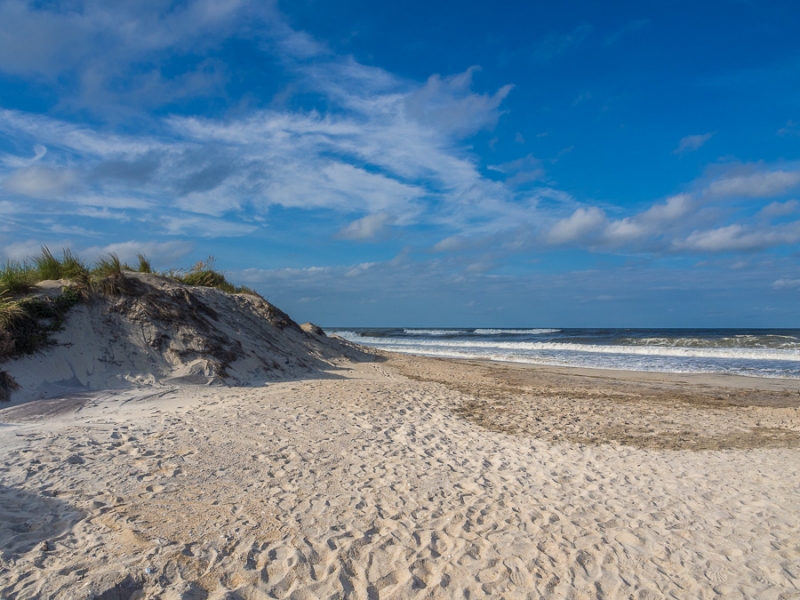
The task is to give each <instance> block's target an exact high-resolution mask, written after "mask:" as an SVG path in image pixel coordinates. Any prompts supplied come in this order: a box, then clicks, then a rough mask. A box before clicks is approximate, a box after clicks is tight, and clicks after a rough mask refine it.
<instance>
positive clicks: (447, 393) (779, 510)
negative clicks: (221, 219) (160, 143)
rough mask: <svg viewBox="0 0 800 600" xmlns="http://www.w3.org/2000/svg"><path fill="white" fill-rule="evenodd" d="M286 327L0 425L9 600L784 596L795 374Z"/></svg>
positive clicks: (792, 576) (0, 513)
mask: <svg viewBox="0 0 800 600" xmlns="http://www.w3.org/2000/svg"><path fill="white" fill-rule="evenodd" d="M204 293H205V292H204ZM203 298H205V300H206V302H207V304H208V305H209V306H217V304H214V303H219V302H222V300H219V298H217V297H215V296H213V295H212V294H210V292H209V294H208V295H207V297H206V296H203ZM217 308H221V305H220V306H217ZM223 320H224V319H221V318H220V322H221V321H223ZM219 327H222V326H221V325H219ZM288 329H290V330H291V331H295V330H294V329H293V328H292V327H288ZM298 331H299V330H298ZM66 334H69V331H66V332H65V335H66ZM265 335H266V334H265ZM291 335H293V336H295V337H294V338H292V339H293V340H294V342H293V343H294V344H295V346H294V348H295V350H293V351H295V352H300V351H301V350H299V349H302V348H305V349H306V350H304V351H307V353H308V356H307V357H306V359H305V362H306V363H309V364H310V363H311V361H312V359H313V360H317V361H318V362H319V363H320V364H317V365H316V367H315V369H310V368H303V365H300V366H296V367H293V368H291V369H289V368H288V367H287V368H286V369H284V370H283V371H281V372H280V373H276V374H275V377H274V380H272V381H269V378H268V377H262V379H263V381H261V382H260V383H258V385H247V386H244V385H240V386H236V385H227V386H226V385H221V384H219V383H215V382H214V380H213V377H210V378H209V381H210V382H211V383H210V385H209V384H207V385H200V384H198V383H197V382H196V381H195V382H194V383H193V382H192V381H194V380H191V381H189V382H187V381H186V379H185V378H184V379H181V377H185V375H186V374H187V373H184V374H183V375H181V376H180V377H172V378H170V377H167V376H165V375H164V373H166V371H165V372H163V373H162V376H161V377H160V378H159V377H155V381H154V382H144V383H142V382H135V381H134V382H128V385H125V386H123V385H118V386H116V387H112V388H111V389H100V386H99V384H98V386H95V389H90V390H89V391H82V392H79V393H71V394H64V393H61V394H60V395H59V396H57V397H53V398H49V399H39V400H35V401H31V402H25V403H21V402H16V403H15V404H13V405H10V406H8V407H7V408H4V409H2V410H0V424H1V425H0V448H2V453H3V456H2V463H0V552H2V554H1V558H0V597H3V598H51V597H52V598H103V599H105V600H108V599H118V598H124V599H127V598H165V599H166V598H369V599H371V598H474V597H489V598H635V599H645V598H647V599H649V598H800V536H798V531H799V530H800V409H798V406H800V381H792V380H760V379H758V380H757V379H745V378H737V377H706V376H694V377H685V376H677V375H655V374H633V373H621V372H603V371H588V370H577V369H555V368H545V367H530V366H519V365H507V364H488V363H476V362H457V361H444V360H433V359H425V358H417V357H409V356H400V355H389V354H377V353H374V354H369V355H358V354H357V352H356V351H355V350H354V349H352V348H350V347H346V346H342V348H339V349H338V350H337V346H336V344H337V342H336V341H335V340H325V339H322V338H321V336H317V337H320V339H321V340H322V341H320V342H319V343H320V344H322V345H319V344H317V341H314V339H313V337H312V336H314V335H315V334H305V335H306V338H307V339H308V340H310V341H307V342H304V341H303V340H304V339H306V338H303V337H302V336H301V334H300V333H297V332H296V331H295V333H291ZM290 337H291V336H290ZM312 342H313V343H312ZM303 344H306V345H305V346H304V345H303ZM315 344H317V345H315ZM245 346H246V344H245ZM245 350H246V348H245ZM348 353H349V354H348ZM245 355H246V352H244V354H242V356H241V357H239V358H238V359H235V360H234V359H232V360H231V361H230V364H229V365H228V371H229V372H230V373H242V372H244V371H243V368H242V367H241V366H239V367H237V365H241V364H244V363H242V361H245V363H246V364H247V365H249V367H248V368H251V370H255V369H256V366H254V365H253V364H250V363H247V361H248V360H250V361H251V362H252V360H253V359H252V357H250V358H247V356H245ZM309 357H311V358H309ZM62 358H63V357H62ZM350 359H355V360H350ZM39 360H41V359H39ZM48 360H50V359H48ZM53 360H54V359H53ZM186 360H190V361H198V360H201V359H200V358H198V357H197V356H190V357H189V358H187V359H186ZM237 361H238V362H237ZM118 362H119V361H118ZM323 362H324V363H325V364H324V365H322V363H323ZM159 364H160V363H159ZM140 366H141V365H140ZM173 366H174V365H173ZM306 366H308V365H306ZM323 366H324V368H323ZM159 368H161V367H159ZM180 368H184V367H180ZM209 369H210V367H209ZM184 370H186V369H184ZM207 370H208V369H206V371H207ZM188 371H189V372H188V374H190V375H192V374H193V375H195V376H199V375H200V374H203V373H205V372H206V371H202V372H201V370H198V368H197V367H194V371H192V370H191V369H188ZM19 372H29V371H25V369H23V368H21V367H20V369H19ZM262 375H263V374H262ZM278 375H280V377H278ZM104 381H105V382H106V383H107V382H108V381H110V380H104ZM34 383H35V382H34ZM34 383H31V384H30V385H29V387H28V388H25V389H27V390H28V391H27V392H26V393H27V394H28V395H29V396H30V394H33V392H32V391H31V390H34V389H40V390H41V389H44V388H36V386H35V385H34ZM251 383H252V382H251ZM90 387H91V386H90ZM25 389H23V390H22V391H23V392H24V391H25Z"/></svg>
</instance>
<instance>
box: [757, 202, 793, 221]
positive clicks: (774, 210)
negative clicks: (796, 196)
mask: <svg viewBox="0 0 800 600" xmlns="http://www.w3.org/2000/svg"><path fill="white" fill-rule="evenodd" d="M798 208H800V202H798V201H797V200H787V201H786V202H771V203H770V204H767V205H766V206H765V207H764V208H762V209H761V210H760V211H759V214H760V215H762V216H764V217H785V216H786V215H790V214H792V213H794V212H797V210H798Z"/></svg>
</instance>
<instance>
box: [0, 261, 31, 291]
mask: <svg viewBox="0 0 800 600" xmlns="http://www.w3.org/2000/svg"><path fill="white" fill-rule="evenodd" d="M38 281H39V279H38V275H37V273H36V271H35V270H34V269H33V268H32V267H31V266H30V265H27V264H25V263H20V262H12V261H8V262H6V264H5V266H3V268H2V269H0V294H4V293H5V294H10V295H12V296H16V295H20V294H27V293H28V292H29V291H31V289H33V286H34V285H36V284H37V283H38Z"/></svg>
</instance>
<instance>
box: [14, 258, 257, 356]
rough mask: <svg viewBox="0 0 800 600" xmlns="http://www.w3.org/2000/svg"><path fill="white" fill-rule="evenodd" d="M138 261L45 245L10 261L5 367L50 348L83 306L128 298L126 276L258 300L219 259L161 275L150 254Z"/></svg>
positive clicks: (210, 259) (164, 272) (252, 291)
mask: <svg viewBox="0 0 800 600" xmlns="http://www.w3.org/2000/svg"><path fill="white" fill-rule="evenodd" d="M137 258H138V264H136V265H129V264H127V263H124V262H122V261H121V260H120V259H119V257H118V256H117V255H115V254H107V255H103V256H101V257H100V258H98V259H97V260H96V261H95V262H94V263H92V264H89V263H87V262H84V261H83V260H81V259H80V257H78V256H77V255H76V254H74V253H73V252H72V251H71V250H69V249H64V250H63V251H62V253H61V256H60V257H59V256H57V255H55V254H53V253H52V252H51V251H50V249H49V248H47V247H46V246H44V247H42V249H41V252H40V253H39V254H38V255H37V256H34V257H33V258H31V259H29V260H26V261H8V262H6V264H5V265H4V266H3V267H2V268H0V362H3V361H4V360H7V359H9V358H12V357H14V356H18V355H21V354H29V353H32V352H35V351H36V350H38V349H39V348H41V347H43V346H45V345H47V344H48V342H49V339H50V334H51V333H53V332H55V331H58V330H59V329H60V328H61V326H62V323H63V321H64V318H65V316H66V314H67V312H68V311H69V309H70V308H71V307H72V306H74V305H75V304H77V303H78V302H82V301H91V299H92V298H93V297H97V296H113V295H118V294H120V293H122V292H123V291H124V288H125V281H126V275H125V273H126V272H138V273H152V274H155V275H158V276H161V277H167V278H170V279H173V280H176V281H178V282H180V283H183V284H185V285H190V286H203V287H212V288H217V289H219V290H222V291H223V292H227V293H229V294H251V295H258V294H257V293H256V292H255V291H254V290H252V289H251V288H248V287H245V286H236V285H234V284H232V283H230V282H229V281H228V280H227V279H226V278H225V275H224V274H223V273H222V272H220V271H217V270H216V269H215V263H214V258H213V257H209V258H208V259H206V260H204V261H199V262H197V263H195V264H194V265H193V266H192V267H190V268H189V269H169V270H167V271H161V272H158V271H155V270H153V268H152V264H151V262H150V260H149V259H148V258H147V257H145V256H144V255H142V254H139V255H138V257H137ZM44 281H59V282H61V284H62V285H61V287H60V291H59V292H58V293H55V294H53V293H46V291H45V290H43V289H41V288H37V285H38V284H40V283H42V282H44ZM56 289H58V287H56Z"/></svg>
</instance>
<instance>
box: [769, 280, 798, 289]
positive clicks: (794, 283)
mask: <svg viewBox="0 0 800 600" xmlns="http://www.w3.org/2000/svg"><path fill="white" fill-rule="evenodd" d="M772 287H774V288H775V289H776V290H794V289H800V279H778V280H776V281H775V283H773V284H772Z"/></svg>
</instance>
